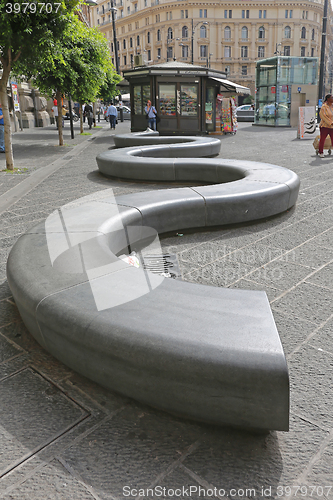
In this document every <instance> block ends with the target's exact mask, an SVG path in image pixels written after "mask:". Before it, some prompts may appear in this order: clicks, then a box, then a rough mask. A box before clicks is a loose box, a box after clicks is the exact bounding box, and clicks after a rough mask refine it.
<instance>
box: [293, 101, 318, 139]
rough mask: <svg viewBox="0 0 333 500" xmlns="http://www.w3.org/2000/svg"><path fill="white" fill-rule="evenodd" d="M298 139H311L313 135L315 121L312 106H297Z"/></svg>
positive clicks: (315, 126)
mask: <svg viewBox="0 0 333 500" xmlns="http://www.w3.org/2000/svg"><path fill="white" fill-rule="evenodd" d="M298 113H299V115H298V130H297V138H298V139H311V138H313V137H315V134H316V128H317V121H316V109H315V107H314V106H302V107H300V108H298Z"/></svg>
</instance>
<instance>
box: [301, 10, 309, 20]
mask: <svg viewBox="0 0 333 500" xmlns="http://www.w3.org/2000/svg"><path fill="white" fill-rule="evenodd" d="M307 18H308V11H307V10H303V12H302V19H307Z"/></svg>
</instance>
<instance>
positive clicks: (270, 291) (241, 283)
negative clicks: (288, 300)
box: [230, 278, 281, 302]
mask: <svg viewBox="0 0 333 500" xmlns="http://www.w3.org/2000/svg"><path fill="white" fill-rule="evenodd" d="M230 288H239V289H240V290H258V291H263V292H266V294H267V297H268V300H269V301H270V302H271V301H272V300H274V299H275V298H276V297H278V296H279V295H280V294H281V290H277V289H276V288H272V287H270V286H267V285H263V284H260V283H255V282H254V281H250V280H248V279H245V278H242V279H240V280H238V281H236V282H235V283H232V285H230Z"/></svg>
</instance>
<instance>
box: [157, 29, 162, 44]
mask: <svg viewBox="0 0 333 500" xmlns="http://www.w3.org/2000/svg"><path fill="white" fill-rule="evenodd" d="M156 38H157V41H158V42H160V41H161V30H157V33H156Z"/></svg>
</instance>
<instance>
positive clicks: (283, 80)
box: [255, 56, 318, 126]
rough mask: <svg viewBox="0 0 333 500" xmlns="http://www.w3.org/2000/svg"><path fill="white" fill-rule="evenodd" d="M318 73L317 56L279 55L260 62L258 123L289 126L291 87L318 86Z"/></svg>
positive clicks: (257, 81) (258, 66)
mask: <svg viewBox="0 0 333 500" xmlns="http://www.w3.org/2000/svg"><path fill="white" fill-rule="evenodd" d="M317 74H318V59H317V58H316V57H286V56H278V57H271V58H269V59H262V60H260V61H258V62H257V65H256V88H257V92H256V114H255V123H257V124H262V125H272V126H289V125H290V104H291V86H292V85H293V84H300V85H301V84H304V85H309V84H310V85H317Z"/></svg>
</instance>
